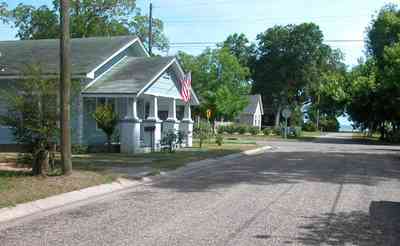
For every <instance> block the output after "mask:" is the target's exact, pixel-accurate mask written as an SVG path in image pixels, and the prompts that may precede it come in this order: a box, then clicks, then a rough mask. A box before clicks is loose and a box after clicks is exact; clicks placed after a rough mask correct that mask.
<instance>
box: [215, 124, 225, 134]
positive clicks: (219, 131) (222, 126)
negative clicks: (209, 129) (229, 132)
mask: <svg viewBox="0 0 400 246" xmlns="http://www.w3.org/2000/svg"><path fill="white" fill-rule="evenodd" d="M224 132H226V126H224V125H220V126H218V128H217V133H218V134H223V133H224Z"/></svg>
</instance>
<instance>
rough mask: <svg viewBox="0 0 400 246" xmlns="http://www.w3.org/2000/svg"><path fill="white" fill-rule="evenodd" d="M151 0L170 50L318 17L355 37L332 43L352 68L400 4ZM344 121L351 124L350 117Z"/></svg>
mask: <svg viewBox="0 0 400 246" xmlns="http://www.w3.org/2000/svg"><path fill="white" fill-rule="evenodd" d="M150 1H152V3H153V5H154V11H153V14H154V17H155V18H159V19H161V20H162V21H163V22H164V25H165V34H166V35H167V37H168V38H169V40H170V42H171V43H172V45H171V49H170V50H169V52H168V55H173V54H175V53H176V52H177V51H178V50H183V51H185V52H188V53H191V54H194V55H196V54H199V53H200V52H201V51H202V50H203V49H204V48H206V46H205V45H204V44H201V45H198V44H196V45H191V46H192V47H189V46H188V45H185V46H183V47H182V46H179V47H176V46H177V45H173V43H181V42H212V43H214V42H221V41H223V40H224V39H225V38H226V37H227V36H228V35H229V34H232V33H235V32H237V33H244V34H246V36H247V37H248V39H249V40H250V41H255V39H256V36H257V34H258V33H261V32H263V31H265V30H266V29H268V28H269V27H272V26H274V25H287V24H299V23H302V22H314V23H316V24H318V25H319V26H320V28H321V30H322V32H323V34H324V38H325V40H327V41H329V40H352V42H327V44H330V45H331V46H332V47H333V48H340V49H341V50H342V51H343V52H344V54H345V62H346V64H347V65H349V66H350V67H351V66H353V65H355V64H357V60H358V58H360V57H362V56H363V55H364V42H362V40H363V39H364V38H365V30H366V28H367V26H368V25H369V23H370V22H371V20H372V18H373V16H374V15H376V13H377V11H378V10H379V9H380V8H381V7H382V6H384V5H385V4H387V3H397V4H400V0H296V1H294V0H279V1H271V0H269V1H268V0H248V1H243V0H213V1H212V0H137V5H138V7H139V8H140V9H141V10H142V14H148V9H149V8H148V6H149V3H150ZM6 2H7V3H8V5H9V6H10V7H14V6H16V5H17V4H19V3H24V4H32V5H34V6H39V5H50V4H51V2H52V0H25V1H23V0H12V1H6ZM15 34H16V31H15V29H13V28H12V27H10V26H8V25H5V24H2V25H0V40H10V39H15ZM193 46H194V47H193ZM211 47H212V45H211ZM340 122H341V123H342V124H349V122H348V121H347V120H346V117H342V118H341V119H340Z"/></svg>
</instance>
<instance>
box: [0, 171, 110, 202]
mask: <svg viewBox="0 0 400 246" xmlns="http://www.w3.org/2000/svg"><path fill="white" fill-rule="evenodd" d="M111 181H113V177H112V176H110V175H106V174H101V173H98V172H91V171H82V170H76V171H74V173H73V174H72V175H71V176H68V177H64V176H50V177H46V178H44V177H33V176H31V175H30V173H28V172H21V171H0V197H1V199H0V208H3V207H10V206H15V205H16V204H18V203H24V202H29V201H34V200H38V199H42V198H46V197H49V196H53V195H57V194H61V193H65V192H70V191H74V190H79V189H83V188H87V187H90V186H94V185H99V184H104V183H109V182H111Z"/></svg>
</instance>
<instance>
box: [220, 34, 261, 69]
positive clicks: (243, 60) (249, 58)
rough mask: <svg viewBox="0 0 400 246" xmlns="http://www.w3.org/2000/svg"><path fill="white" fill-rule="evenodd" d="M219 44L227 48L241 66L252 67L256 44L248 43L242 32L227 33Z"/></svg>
mask: <svg viewBox="0 0 400 246" xmlns="http://www.w3.org/2000/svg"><path fill="white" fill-rule="evenodd" d="M219 46H220V47H222V48H226V49H228V50H229V51H230V53H231V54H232V55H234V56H235V57H236V59H237V60H238V61H239V63H240V65H242V66H243V67H248V68H251V67H252V63H253V62H254V59H255V53H256V45H255V44H252V43H250V41H249V40H248V39H247V37H246V35H244V34H243V33H241V34H238V33H234V34H232V35H229V36H228V38H227V39H226V40H225V41H224V42H223V43H222V44H220V45H219Z"/></svg>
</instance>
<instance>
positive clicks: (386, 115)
mask: <svg viewBox="0 0 400 246" xmlns="http://www.w3.org/2000/svg"><path fill="white" fill-rule="evenodd" d="M399 33H400V10H399V9H398V7H397V6H396V5H387V6H384V7H383V8H382V9H381V11H380V12H379V14H378V15H377V17H376V18H375V19H373V20H372V22H371V25H370V26H369V27H368V29H367V41H366V45H367V50H368V57H367V60H366V61H365V62H361V63H360V64H359V65H358V66H357V67H355V68H354V69H353V70H352V72H351V74H350V76H349V82H350V83H351V84H350V86H348V87H346V88H347V93H348V95H349V103H348V108H347V109H348V113H349V115H350V117H351V119H352V120H353V121H354V122H355V124H356V125H357V126H359V127H360V128H362V129H368V130H369V131H370V132H372V131H375V130H379V131H380V133H381V138H382V139H387V140H396V139H397V141H399V140H400V136H399V135H400V134H399V133H400V107H399V105H400V72H399V71H400V62H399V61H400V35H399Z"/></svg>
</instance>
